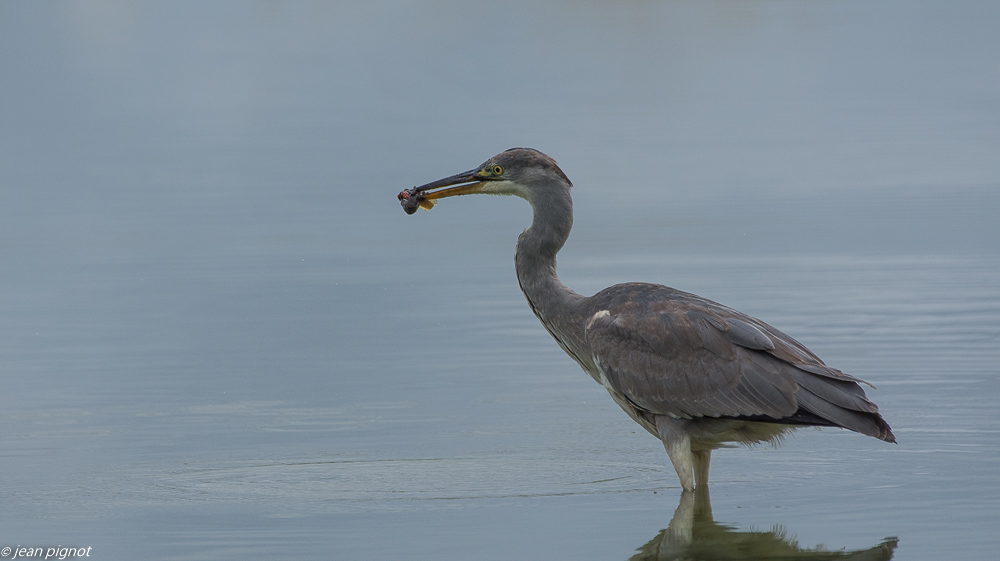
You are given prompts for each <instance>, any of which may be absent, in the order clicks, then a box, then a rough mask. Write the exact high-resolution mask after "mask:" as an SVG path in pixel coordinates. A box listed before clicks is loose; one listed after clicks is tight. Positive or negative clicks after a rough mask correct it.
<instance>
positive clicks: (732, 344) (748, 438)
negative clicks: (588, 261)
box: [397, 148, 896, 491]
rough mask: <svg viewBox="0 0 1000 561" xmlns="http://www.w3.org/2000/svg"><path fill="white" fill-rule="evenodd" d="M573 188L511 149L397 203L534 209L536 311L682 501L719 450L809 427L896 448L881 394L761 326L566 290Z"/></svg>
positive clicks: (664, 297) (527, 276) (690, 298)
mask: <svg viewBox="0 0 1000 561" xmlns="http://www.w3.org/2000/svg"><path fill="white" fill-rule="evenodd" d="M572 185H573V183H572V182H571V181H570V180H569V178H568V177H567V176H566V174H565V173H563V171H562V170H561V169H560V168H559V165H558V164H556V161H555V160H553V159H552V158H551V157H549V156H547V155H545V154H543V153H542V152H539V151H537V150H534V149H531V148H511V149H510V150H506V151H504V152H501V153H500V154H497V155H496V156H493V157H492V158H490V159H489V160H486V162H484V163H483V164H482V165H480V166H478V167H476V168H474V169H471V170H469V171H465V172H462V173H458V174H455V175H452V176H449V177H446V178H444V179H439V180H437V181H433V182H431V183H427V184H425V185H421V186H419V187H413V188H412V189H407V190H404V191H402V192H400V193H399V195H398V197H397V198H398V199H399V201H400V203H401V204H402V206H403V209H404V210H405V211H406V212H407V213H408V214H413V213H414V212H416V210H417V209H418V208H424V209H430V208H431V207H433V206H434V205H435V204H436V203H437V201H438V200H439V199H443V198H446V197H453V196H458V195H472V194H490V195H513V196H517V197H521V198H523V199H525V200H527V201H528V203H529V204H530V205H531V207H532V210H533V217H532V221H531V225H530V226H528V228H526V229H525V230H524V231H523V232H521V235H520V236H519V237H518V239H517V246H516V250H515V254H514V265H515V269H516V272H517V280H518V283H519V284H520V286H521V291H522V292H523V293H524V296H525V298H526V299H527V300H528V306H529V307H530V308H531V311H532V312H534V314H535V316H537V317H538V319H539V320H540V321H541V323H542V325H543V326H544V327H545V330H546V331H548V332H549V334H550V335H552V337H553V338H555V340H556V342H557V343H558V344H559V346H560V347H561V348H562V349H563V350H564V351H565V352H566V354H568V355H569V356H570V357H571V358H572V359H573V360H575V361H576V363H577V364H579V365H580V367H581V368H583V370H584V371H585V372H586V373H587V374H589V375H590V376H591V377H592V378H593V379H594V380H595V381H596V382H598V383H599V384H601V385H602V386H604V388H605V389H606V390H607V391H608V393H609V394H611V397H612V399H613V400H614V401H615V403H617V404H618V405H619V406H620V407H621V408H622V409H623V410H624V411H625V412H626V413H627V414H628V415H629V417H631V418H632V419H633V420H634V421H635V422H637V423H638V424H639V425H641V426H642V427H643V428H644V429H646V430H647V431H649V432H650V433H651V434H652V435H653V436H655V437H657V438H658V439H659V440H660V441H661V442H662V444H663V447H664V449H665V450H666V452H667V456H668V457H669V458H670V462H671V463H672V464H673V467H674V470H675V471H676V472H677V477H678V479H679V480H680V484H681V488H682V490H684V491H693V490H694V489H695V487H696V486H697V487H699V488H701V487H705V488H707V486H708V471H709V464H710V462H711V454H712V450H715V449H718V448H721V447H724V446H732V445H734V444H743V445H748V446H752V445H754V444H762V443H767V444H773V445H777V444H779V443H780V441H781V440H782V439H783V438H784V437H785V436H787V435H788V433H789V432H791V431H793V430H795V429H797V428H800V427H804V426H819V427H840V428H845V429H848V430H851V431H855V432H858V433H861V434H864V435H868V436H872V437H875V438H878V439H880V440H884V441H886V442H895V441H896V438H895V436H894V435H893V434H892V429H891V428H890V427H889V424H888V423H887V422H886V421H885V420H884V419H883V418H882V416H881V415H880V414H879V409H878V406H877V405H875V403H873V402H872V401H870V400H869V399H868V397H867V396H866V394H865V391H864V389H863V388H862V387H861V384H866V385H869V386H871V384H868V383H867V382H865V381H864V380H861V379H860V378H857V377H854V376H852V375H850V374H846V373H844V372H842V371H840V370H837V369H836V368H832V367H830V366H827V365H826V364H825V363H824V362H823V361H822V360H820V359H819V357H817V356H816V355H815V354H814V353H813V352H812V351H810V350H809V349H807V348H806V347H805V346H804V345H803V344H801V343H799V342H798V341H796V340H795V339H793V338H791V337H790V336H788V335H786V334H784V333H782V332H781V331H779V330H778V329H776V328H774V327H771V326H770V325H768V324H767V323H765V322H763V321H761V320H759V319H756V318H754V317H751V316H749V315H747V314H744V313H741V312H738V311H736V310H734V309H732V308H729V307H726V306H724V305H722V304H719V303H716V302H713V301H711V300H708V299H706V298H702V297H700V296H697V295H695V294H690V293H687V292H682V291H680V290H676V289H673V288H669V287H666V286H662V285H658V284H648V283H639V282H630V283H624V284H617V285H614V286H611V287H609V288H606V289H604V290H601V291H600V292H598V293H597V294H595V295H593V296H589V297H588V296H582V295H580V294H578V293H576V292H575V291H573V290H572V289H571V288H569V287H568V286H566V285H565V284H563V283H562V282H561V281H560V280H559V277H558V276H557V274H556V254H557V253H558V252H559V250H560V249H561V248H562V247H563V244H564V243H565V242H566V240H567V238H568V237H569V234H570V230H571V228H572V226H573V198H572V196H571V195H570V190H571V187H572ZM871 387H873V388H874V386H871Z"/></svg>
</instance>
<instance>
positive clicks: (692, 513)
mask: <svg viewBox="0 0 1000 561" xmlns="http://www.w3.org/2000/svg"><path fill="white" fill-rule="evenodd" d="M896 542H897V540H896V538H886V540H885V541H883V542H882V543H880V544H878V545H876V546H874V547H871V548H869V549H863V550H858V551H846V550H837V551H830V550H824V549H821V548H803V547H800V546H799V544H798V542H797V541H796V540H795V539H794V537H793V536H790V535H789V534H788V533H787V532H786V531H785V530H784V529H783V528H780V527H776V528H774V529H773V530H771V531H769V532H764V531H744V532H741V531H737V530H736V528H735V527H733V526H726V525H724V524H719V523H717V522H716V521H715V520H714V519H713V518H712V503H711V501H710V499H709V496H708V490H707V489H700V488H699V489H695V490H694V491H684V492H682V493H681V500H680V504H679V505H678V506H677V510H676V511H675V512H674V517H673V519H671V520H670V525H668V526H667V528H666V529H665V530H662V531H661V532H660V533H659V534H657V536H656V537H655V538H653V539H651V540H649V542H648V543H647V544H645V545H643V546H642V547H641V548H639V553H637V554H636V555H634V556H632V558H631V561H671V560H684V561H694V560H698V561H713V560H720V561H721V560H733V561H735V560H743V561H749V560H759V561H764V560H781V561H794V560H797V559H798V560H803V561H805V560H809V561H821V560H826V559H829V560H834V559H837V560H848V559H849V560H852V561H886V560H888V559H892V555H893V552H894V551H895V549H896Z"/></svg>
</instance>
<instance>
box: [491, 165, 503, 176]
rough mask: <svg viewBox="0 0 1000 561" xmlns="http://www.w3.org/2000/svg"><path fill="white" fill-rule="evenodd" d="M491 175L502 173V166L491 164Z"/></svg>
mask: <svg viewBox="0 0 1000 561" xmlns="http://www.w3.org/2000/svg"><path fill="white" fill-rule="evenodd" d="M493 175H503V166H493Z"/></svg>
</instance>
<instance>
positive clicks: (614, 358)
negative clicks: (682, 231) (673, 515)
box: [585, 284, 894, 441]
mask: <svg viewBox="0 0 1000 561" xmlns="http://www.w3.org/2000/svg"><path fill="white" fill-rule="evenodd" d="M592 309H593V311H594V312H595V313H593V314H591V316H590V317H591V319H590V321H589V322H588V324H587V330H586V334H585V336H586V341H587V343H588V344H589V345H590V349H591V351H592V352H593V359H594V363H595V364H597V365H599V366H600V368H601V370H602V373H603V375H604V377H605V379H606V380H607V384H608V385H609V386H610V388H611V389H613V390H614V391H616V392H618V393H619V394H621V395H623V396H625V397H626V398H627V399H628V400H629V401H630V402H632V403H633V404H635V406H636V407H638V408H639V409H641V410H644V411H647V412H649V413H652V414H659V415H672V416H675V417H683V418H690V417H732V418H739V417H745V418H751V417H752V418H754V419H755V420H773V421H774V422H780V421H781V419H783V418H787V419H792V418H794V419H797V420H800V421H801V419H803V418H819V420H821V421H824V423H823V424H826V423H825V421H828V422H829V423H830V424H835V425H838V426H842V427H845V428H848V429H851V430H854V431H857V432H861V433H863V434H869V435H871V436H875V437H877V438H882V439H883V440H890V441H894V438H893V437H892V433H891V431H890V430H889V427H888V424H886V423H885V421H884V420H882V418H881V417H880V416H879V415H878V407H877V406H876V405H875V404H874V403H872V402H871V401H869V400H868V398H867V397H866V396H865V392H864V390H863V389H861V387H860V386H859V385H858V383H859V382H862V383H863V381H862V380H860V379H859V378H855V377H854V376H850V375H848V374H844V373H843V372H841V371H839V370H837V369H835V368H831V367H829V366H826V365H825V364H823V362H822V361H821V360H820V359H819V358H818V357H816V355H814V354H813V353H812V352H811V351H809V349H807V348H806V347H805V346H803V345H802V344H801V343H799V342H798V341H796V340H795V339H792V338H791V337H789V336H787V335H785V334H784V333H782V332H781V331H779V330H777V329H775V328H773V327H771V326H770V325H768V324H766V323H764V322H762V321H760V320H757V319H755V318H752V317H750V316H747V315H745V314H741V313H739V312H737V311H735V310H732V309H730V308H726V307H725V306H722V305H719V304H716V303H714V302H712V301H710V300H705V299H702V298H699V297H697V296H695V295H693V294H687V293H684V292H679V291H676V290H673V289H669V288H666V287H662V286H658V285H643V284H630V285H617V286H616V287H612V288H610V289H607V290H605V291H603V292H602V293H599V294H598V295H596V296H594V297H593V298H592Z"/></svg>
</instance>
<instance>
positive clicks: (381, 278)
mask: <svg viewBox="0 0 1000 561" xmlns="http://www.w3.org/2000/svg"><path fill="white" fill-rule="evenodd" d="M997 29H1000V4H998V3H996V2H993V1H992V0H982V1H969V2H951V1H949V2H943V1H940V2H912V1H910V2H893V1H890V2H877V3H871V2H862V1H834V2H795V1H744V2H728V1H720V2H714V1H698V2H694V1H691V2H604V3H600V2H584V3H577V4H562V3H548V2H500V3H497V2H489V3H487V2H482V3H473V2H448V1H444V2H421V3H417V2H371V1H365V2H338V3H322V2H320V3H301V2H294V3H247V2H242V3H237V2H212V3H207V4H206V3H200V2H169V3H167V2H162V3H148V2H147V3H128V2H59V3H56V2H46V3H35V2H3V3H0V73H2V76H3V79H2V80H0V99H2V100H3V104H2V105H0V547H11V548H15V549H16V547H17V546H20V547H51V546H57V545H59V546H63V547H91V548H92V551H91V555H90V556H91V558H95V559H135V558H140V557H143V558H162V559H242V558H263V557H270V558H285V559H287V558H333V559H382V558H395V559H435V560H442V559H443V560H448V559H456V560H457V559H602V560H606V559H618V560H626V559H656V558H660V559H670V558H675V557H684V556H686V557H685V558H697V559H715V558H726V559H739V558H744V559H749V558H773V557H776V556H778V555H784V554H787V553H788V552H789V551H800V550H805V549H816V550H822V551H833V552H857V551H863V550H869V549H873V550H874V551H870V552H868V553H863V554H858V555H860V556H861V557H858V558H881V559H884V558H887V557H888V556H889V555H894V558H895V559H905V560H940V559H963V560H976V559H984V560H985V559H995V558H996V555H997V553H996V552H997V550H998V549H1000V536H998V534H997V531H996V528H997V524H998V522H1000V409H998V406H997V403H998V401H1000V219H998V216H1000V157H998V155H1000V34H997V33H996V30H997ZM519 145H525V146H532V147H535V148H538V149H541V150H543V151H545V152H547V153H549V154H550V155H552V156H553V157H555V158H556V159H557V160H559V162H560V164H561V165H562V167H563V169H564V170H565V171H566V173H567V174H568V175H569V176H570V177H571V178H572V179H573V180H574V183H575V185H576V187H575V190H574V196H575V202H576V209H577V213H576V214H577V216H576V228H575V230H574V233H573V236H572V237H571V238H570V241H569V243H568V244H567V246H566V248H565V249H564V251H563V253H562V254H560V273H561V275H562V278H563V280H564V281H565V282H566V283H567V284H569V285H570V286H573V287H574V288H576V289H577V290H578V291H579V292H582V293H587V294H589V293H593V292H595V291H597V290H599V289H601V288H603V287H605V286H607V285H609V284H613V283H616V282H624V281H631V280H645V281H653V282H661V283H664V284H669V285H671V286H674V287H677V288H680V289H683V290H688V291H691V292H696V293H698V294H700V295H702V296H705V297H709V298H712V299H715V300H718V301H721V302H723V303H725V304H727V305H730V306H732V307H735V308H738V309H740V310H742V311H745V312H747V313H750V314H753V315H755V316H757V317H760V318H761V319H764V320H765V321H768V322H770V323H773V324H774V325H776V326H778V327H779V328H780V329H782V330H784V331H786V332H788V333H790V334H791V335H793V336H794V337H796V338H797V339H799V340H801V341H802V342H804V343H806V344H807V345H809V346H810V347H811V348H812V349H813V350H814V351H816V352H817V353H818V354H819V355H820V356H822V357H823V358H824V359H825V360H826V361H827V362H828V363H829V364H832V365H834V366H836V367H838V368H841V369H843V370H845V371H847V372H850V373H852V374H855V375H857V376H860V377H863V378H865V379H867V380H869V381H871V382H872V383H874V384H875V385H876V386H877V387H878V390H871V391H870V392H869V394H870V395H871V396H872V397H873V398H874V400H875V401H876V402H877V403H878V404H879V405H880V407H881V409H882V411H883V414H884V416H885V417H886V419H887V420H888V421H889V422H890V423H891V424H892V426H893V428H894V430H895V432H896V435H897V436H898V438H899V444H898V445H889V444H886V443H883V442H879V441H877V440H874V439H871V438H867V437H863V436H860V435H857V434H854V433H848V432H845V431H838V430H831V429H824V430H812V429H810V430H803V431H799V433H798V434H797V435H796V436H795V437H794V438H793V439H792V440H790V441H789V442H788V443H787V444H786V445H784V446H783V447H781V448H779V449H771V448H759V449H755V450H747V449H732V450H722V451H720V452H718V453H717V454H716V457H715V459H714V461H713V466H712V467H713V486H712V495H711V498H710V501H711V511H708V510H707V505H705V504H704V503H702V502H699V504H697V505H694V506H692V505H690V504H684V502H683V501H681V496H680V491H679V488H678V483H677V479H676V475H675V474H674V472H673V469H672V468H671V467H670V465H669V463H668V461H667V458H666V455H665V454H664V452H663V450H662V448H661V446H660V445H659V443H658V442H657V441H656V440H655V439H653V438H652V437H650V436H649V435H648V434H646V433H644V432H643V431H642V430H641V429H639V428H638V426H636V425H634V424H633V423H632V421H630V420H629V419H628V418H627V417H626V416H625V415H624V414H623V413H622V412H621V411H620V410H619V409H618V408H617V406H615V405H614V404H613V403H612V401H611V400H610V398H609V397H608V396H607V395H606V394H605V393H604V390H603V389H602V388H601V387H599V386H598V385H596V384H594V383H593V381H592V380H590V379H589V377H587V376H586V375H585V374H584V373H582V372H581V371H579V369H578V368H577V366H576V365H575V364H574V363H573V362H572V361H571V360H569V359H568V358H567V357H565V356H564V355H563V353H562V351H560V350H559V348H558V347H557V346H556V345H555V343H554V342H553V341H551V340H550V339H549V337H548V336H547V334H546V333H545V332H544V330H543V329H542V328H541V326H540V325H539V324H538V323H537V321H536V320H535V318H534V317H533V316H532V315H531V313H530V311H529V310H528V308H527V305H526V304H525V303H524V301H523V297H522V296H521V295H520V293H519V292H518V288H517V282H516V279H515V278H514V272H513V263H512V256H513V245H514V241H515V239H516V235H517V233H518V232H519V231H520V230H521V229H522V228H523V227H524V226H526V225H527V223H528V221H529V220H530V211H529V209H528V206H527V205H526V204H525V203H524V202H523V201H520V200H516V199H507V198H488V197H481V198H476V197H466V198H462V199H450V200H447V201H444V202H443V203H442V204H440V205H439V206H438V207H437V208H435V209H434V210H433V211H431V212H421V213H418V214H417V215H415V216H413V217H408V216H406V215H404V214H403V213H402V211H401V210H400V209H399V206H398V204H397V203H396V200H395V194H396V193H397V192H398V191H399V190H400V189H403V188H407V187H410V186H412V185H415V184H420V183H424V182H427V181H431V180H433V179H437V178H439V177H443V176H445V175H450V174H452V173H456V172H459V171H462V170H465V169H468V168H470V167H472V166H475V165H478V164H479V163H480V162H482V161H483V160H485V159H486V158H487V157H489V156H491V155H493V154H494V153H496V152H499V151H500V150H503V149H506V148H509V147H512V146H519ZM699 500H701V499H699ZM692 508H693V509H694V511H695V512H696V514H695V515H694V517H693V519H692V518H691V517H690V516H687V518H685V513H690V512H692V510H691V509H692ZM675 510H676V511H677V514H678V516H677V517H676V519H675ZM685 519H687V520H688V523H687V526H686V527H685V526H684V520H685ZM672 520H674V522H673V523H672ZM812 554H814V555H816V554H817V553H816V552H815V551H813V552H812ZM13 555H14V553H9V554H5V556H6V557H5V558H10V557H11V556H13ZM657 555H659V557H657ZM754 556H756V557H754ZM801 556H802V557H807V556H808V554H806V553H802V554H801ZM865 556H867V557H865ZM793 558H795V557H793ZM827 558H829V557H827Z"/></svg>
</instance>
